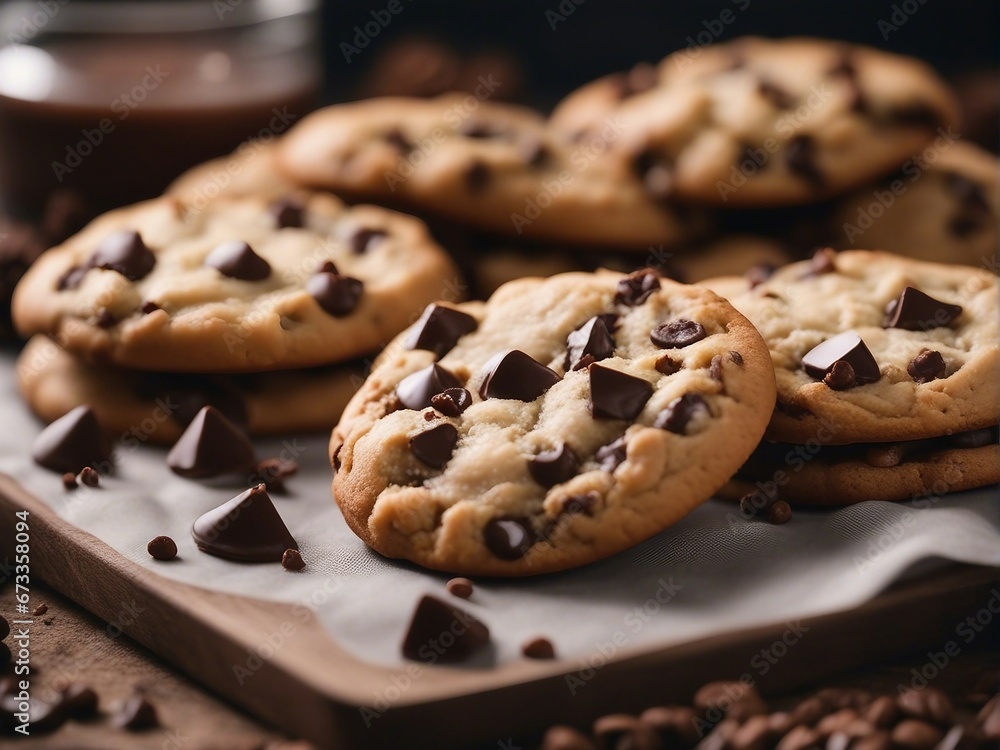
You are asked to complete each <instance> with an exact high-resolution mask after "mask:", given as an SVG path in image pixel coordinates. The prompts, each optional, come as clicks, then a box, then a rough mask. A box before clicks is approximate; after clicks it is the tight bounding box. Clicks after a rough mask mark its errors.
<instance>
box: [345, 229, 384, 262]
mask: <svg viewBox="0 0 1000 750" xmlns="http://www.w3.org/2000/svg"><path fill="white" fill-rule="evenodd" d="M388 236H389V233H388V232H386V231H385V230H384V229H369V228H367V227H359V228H358V229H356V230H355V231H354V233H353V234H351V240H350V242H351V250H353V251H354V253H355V254H356V255H364V254H365V253H367V252H368V251H369V250H371V249H372V248H374V247H375V246H376V245H378V244H379V243H380V242H382V241H383V240H384V239H385V238H386V237H388Z"/></svg>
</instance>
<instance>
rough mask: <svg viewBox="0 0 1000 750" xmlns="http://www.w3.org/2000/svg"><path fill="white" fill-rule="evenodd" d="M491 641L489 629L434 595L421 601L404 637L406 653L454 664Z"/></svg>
mask: <svg viewBox="0 0 1000 750" xmlns="http://www.w3.org/2000/svg"><path fill="white" fill-rule="evenodd" d="M489 642H490V631H489V628H487V627H486V626H485V625H484V624H483V623H482V622H480V621H479V620H477V619H476V618H475V617H473V616H472V615H470V614H469V613H468V612H466V611H465V610H463V609H461V608H459V607H456V606H454V605H453V604H449V603H448V602H445V601H442V600H440V599H438V598H436V597H433V596H424V597H423V598H422V599H421V600H420V601H419V602H418V603H417V608H416V610H414V612H413V618H412V619H411V620H410V626H409V627H408V628H407V630H406V637H405V638H404V639H403V656H404V657H406V658H407V659H410V660H412V661H420V662H426V663H428V664H436V663H442V664H449V663H450V664H454V663H457V662H463V661H466V660H467V659H469V658H470V657H472V656H473V655H474V654H475V653H476V652H477V651H479V650H480V649H482V648H484V647H485V646H487V645H488V644H489Z"/></svg>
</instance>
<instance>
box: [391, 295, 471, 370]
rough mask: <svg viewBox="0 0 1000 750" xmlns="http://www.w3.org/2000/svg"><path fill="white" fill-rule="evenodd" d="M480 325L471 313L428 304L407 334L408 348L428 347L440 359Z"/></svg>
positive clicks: (404, 344)
mask: <svg viewBox="0 0 1000 750" xmlns="http://www.w3.org/2000/svg"><path fill="white" fill-rule="evenodd" d="M478 327H479V323H478V322H477V321H476V319H475V318H473V317H472V316H471V315H466V314H465V313H464V312H461V311H460V310H455V309H453V308H450V307H444V306H443V305H428V306H427V307H426V308H425V309H424V313H423V315H421V316H420V319H419V320H418V321H417V322H416V323H415V324H414V325H413V327H412V328H411V329H410V332H409V333H408V334H407V335H406V340H405V342H404V343H403V346H404V347H406V348H407V349H426V350H427V351H431V352H434V353H435V354H436V355H437V356H438V358H439V359H440V358H441V357H443V356H444V355H445V354H447V353H448V352H450V351H451V350H452V348H453V347H454V346H455V344H456V343H458V340H459V339H460V338H462V336H464V335H465V334H467V333H471V332H472V331H474V330H476V328H478Z"/></svg>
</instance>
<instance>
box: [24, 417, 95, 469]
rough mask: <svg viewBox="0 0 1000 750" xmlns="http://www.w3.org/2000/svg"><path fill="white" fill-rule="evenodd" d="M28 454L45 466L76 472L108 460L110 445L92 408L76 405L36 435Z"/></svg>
mask: <svg viewBox="0 0 1000 750" xmlns="http://www.w3.org/2000/svg"><path fill="white" fill-rule="evenodd" d="M31 455H32V458H34V459H35V463H37V464H39V465H40V466H44V467H45V468H46V469H51V470H52V471H58V472H60V473H64V472H76V471H78V470H79V469H80V467H81V466H97V465H100V464H106V463H109V462H110V461H111V444H110V441H109V440H108V438H107V436H106V435H105V434H104V431H103V430H101V426H100V425H99V424H98V423H97V417H96V416H95V415H94V410H93V409H91V408H90V407H89V406H78V407H76V408H75V409H73V410H71V411H69V412H67V413H66V414H64V415H63V416H61V417H60V418H59V419H57V420H56V421H54V422H53V423H52V424H50V425H49V426H48V427H46V428H45V429H44V430H42V432H41V433H40V434H39V435H38V437H37V438H35V442H34V444H33V445H32V449H31Z"/></svg>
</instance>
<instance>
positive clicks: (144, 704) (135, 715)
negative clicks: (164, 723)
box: [115, 693, 160, 732]
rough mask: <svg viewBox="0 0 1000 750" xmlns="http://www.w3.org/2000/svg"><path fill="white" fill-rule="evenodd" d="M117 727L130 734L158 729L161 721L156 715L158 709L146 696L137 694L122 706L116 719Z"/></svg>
mask: <svg viewBox="0 0 1000 750" xmlns="http://www.w3.org/2000/svg"><path fill="white" fill-rule="evenodd" d="M115 725H116V726H118V727H120V728H121V729H125V730H128V731H129V732H142V731H145V730H147V729H154V728H155V727H158V726H159V725H160V720H159V718H158V717H157V715H156V707H155V706H154V705H153V704H152V703H150V702H149V701H148V700H147V699H146V696H144V695H142V694H141V693H135V694H134V695H132V696H130V697H129V698H128V699H127V700H126V701H125V702H124V703H123V704H122V706H121V708H120V710H119V711H118V715H117V716H116V717H115Z"/></svg>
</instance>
